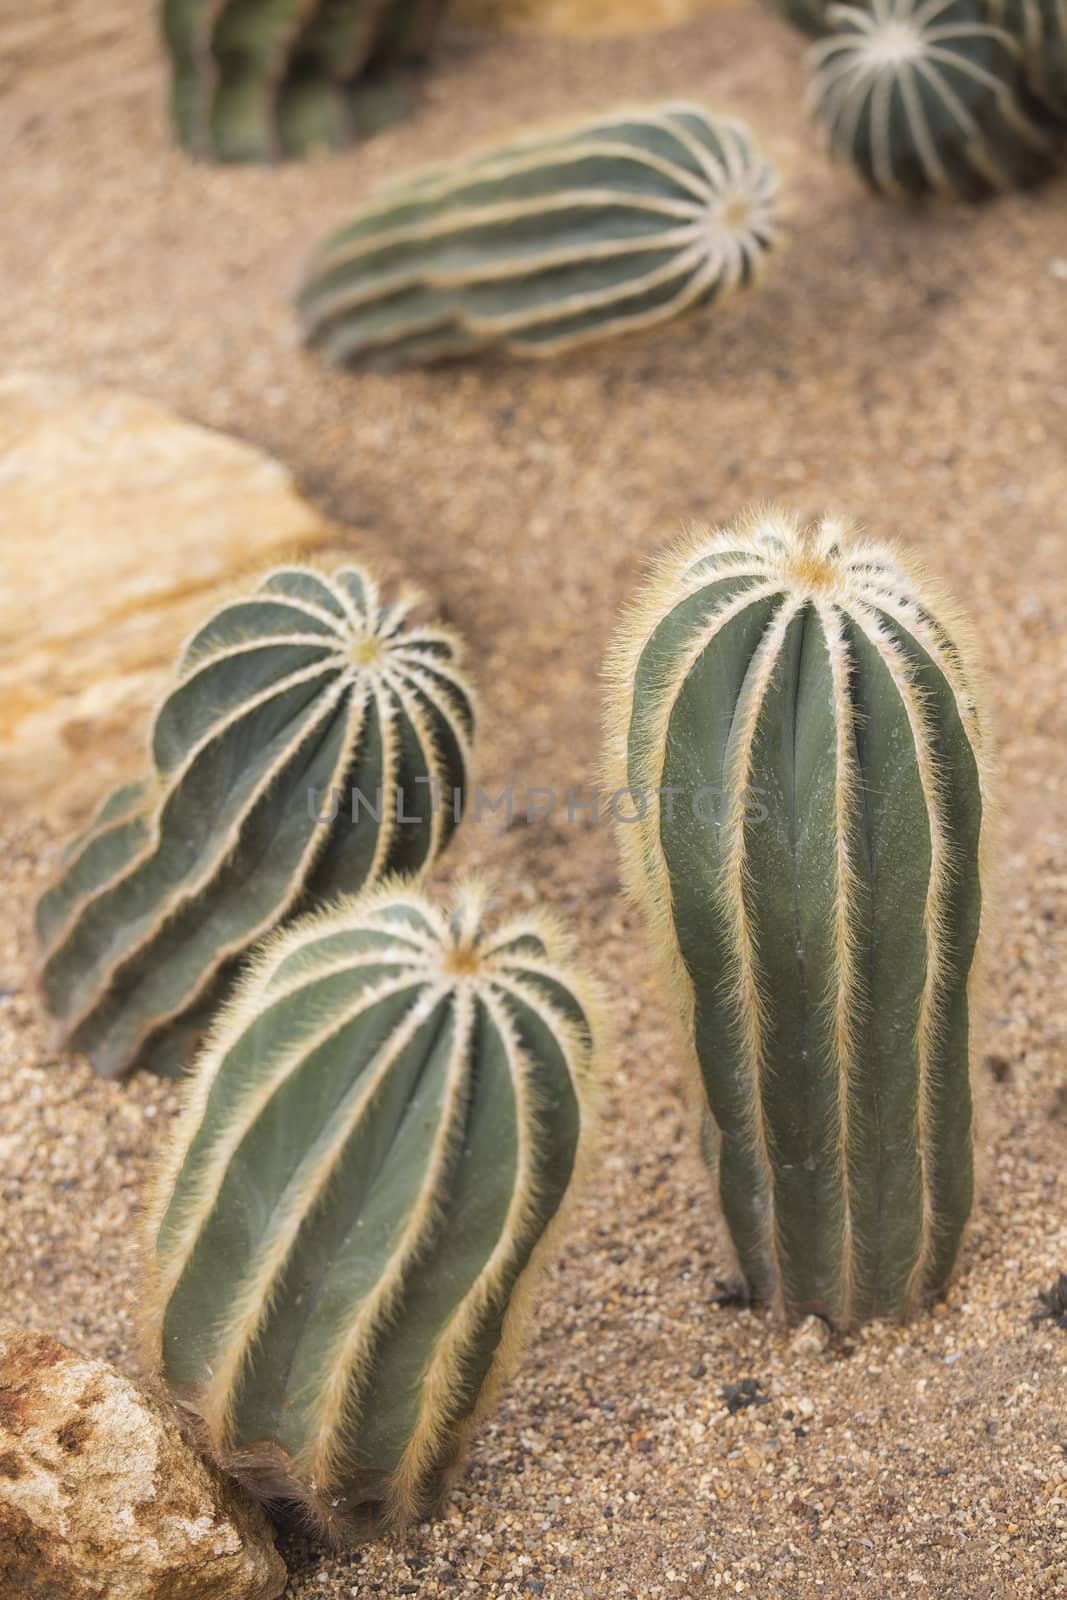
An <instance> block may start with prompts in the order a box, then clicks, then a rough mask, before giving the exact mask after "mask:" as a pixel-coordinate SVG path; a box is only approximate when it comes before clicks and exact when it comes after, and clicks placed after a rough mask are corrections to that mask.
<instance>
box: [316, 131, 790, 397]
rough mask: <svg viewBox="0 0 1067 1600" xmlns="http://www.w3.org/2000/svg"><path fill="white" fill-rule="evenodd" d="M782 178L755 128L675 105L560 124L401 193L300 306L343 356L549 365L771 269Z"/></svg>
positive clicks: (375, 202)
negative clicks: (489, 356)
mask: <svg viewBox="0 0 1067 1600" xmlns="http://www.w3.org/2000/svg"><path fill="white" fill-rule="evenodd" d="M776 233H777V181H776V179H775V176H774V173H773V171H772V169H771V168H770V167H769V166H768V164H767V162H766V161H764V160H763V158H762V157H761V156H760V155H758V154H757V152H756V150H755V148H754V146H753V144H752V141H751V139H750V137H749V135H748V133H747V132H746V130H745V129H744V128H743V127H742V126H741V124H739V123H736V122H731V121H729V120H726V119H724V118H713V117H711V116H709V115H708V113H707V112H705V111H702V110H701V109H700V108H699V107H697V106H690V105H682V104H678V105H676V104H666V105H661V106H650V107H646V108H643V109H636V110H631V111H620V112H617V113H615V114H612V115H609V116H602V117H598V118H596V119H595V120H592V121H588V120H587V121H583V122H580V123H577V124H574V125H572V126H569V127H565V128H556V129H548V130H545V131H543V132H540V133H535V134H532V135H530V136H528V137H527V138H525V139H523V140H520V141H518V142H516V143H515V144H511V145H506V146H503V147H501V148H500V149H496V150H490V151H488V152H486V153H484V154H481V155H478V156H474V157H471V158H469V159H467V160H464V161H458V162H455V163H452V164H450V165H447V166H440V167H436V168H431V169H428V170H427V171H425V172H423V173H420V174H418V175H417V176H415V177H414V178H412V179H409V180H408V181H406V182H402V183H397V184H394V185H392V186H391V187H389V188H386V189H384V190H383V191H382V192H381V193H380V194H379V195H378V196H377V197H376V198H374V199H372V200H371V201H370V202H369V203H368V204H367V205H366V206H364V207H363V209H362V210H361V211H360V212H359V213H358V214H357V215H356V217H355V218H354V219H353V221H352V222H351V223H350V224H349V225H348V226H347V227H345V228H342V229H341V230H340V232H338V233H335V234H334V235H333V236H332V237H331V238H330V239H328V240H327V242H326V244H325V245H324V246H323V247H322V248H321V249H320V250H319V251H318V253H317V254H316V256H315V257H314V258H313V260H312V262H311V266H310V270H309V273H308V277H307V280H306V282H305V285H304V288H303V290H302V291H301V294H300V297H299V304H300V309H301V312H302V315H303V318H304V323H305V328H306V332H307V336H308V338H309V340H310V341H311V342H312V343H313V344H315V345H317V346H319V347H320V348H321V349H322V350H323V351H324V353H325V354H326V356H327V357H328V358H329V359H330V360H331V361H335V362H345V361H351V362H363V363H370V364H377V365H381V366H391V365H398V364H401V363H404V362H413V361H430V360H435V359H440V358H444V357H452V356H464V355H473V354H476V353H477V352H479V351H482V350H485V349H488V348H490V347H495V348H498V349H503V350H507V351H509V352H510V353H512V354H513V355H522V356H550V355H554V354H556V353H558V352H560V351H565V350H571V349H574V348H575V347H577V346H579V345H583V344H586V343H588V342H589V341H591V340H594V339H602V338H605V337H607V336H608V335H610V334H615V333H624V332H628V331H630V330H636V329H640V328H648V327H652V326H654V325H655V324H657V323H661V322H665V321H666V320H667V319H668V318H670V317H674V316H676V315H678V314H679V313H680V312H683V311H686V310H689V309H691V308H692V307H694V306H699V305H704V304H706V303H707V302H709V301H711V300H714V299H716V298H718V297H719V296H720V295H722V294H724V293H725V292H726V291H728V290H730V289H733V288H735V287H736V286H738V285H739V284H745V283H748V282H749V281H750V280H751V279H752V278H753V276H754V275H755V273H756V271H757V269H758V268H759V266H760V264H761V262H762V260H763V258H764V256H765V255H766V253H767V251H768V250H769V249H770V247H771V245H772V244H773V242H774V239H775V236H776Z"/></svg>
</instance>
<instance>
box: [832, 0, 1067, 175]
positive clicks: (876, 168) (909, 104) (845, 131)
mask: <svg viewBox="0 0 1067 1600" xmlns="http://www.w3.org/2000/svg"><path fill="white" fill-rule="evenodd" d="M828 18H829V22H830V27H831V29H832V30H833V31H832V32H831V33H830V34H829V36H828V37H826V38H825V39H822V40H821V41H820V42H819V43H818V44H816V45H814V46H813V48H812V60H813V62H814V64H815V78H814V82H813V87H812V100H813V105H814V110H815V113H816V115H817V117H818V118H819V120H820V121H821V122H822V123H823V125H824V126H825V128H826V130H827V133H828V137H829V140H830V146H831V149H832V150H833V152H834V154H836V155H838V156H841V157H843V158H845V159H847V160H850V161H851V162H852V163H853V165H854V166H855V167H856V168H857V170H858V171H859V173H860V174H861V176H862V177H863V178H865V179H866V181H867V182H868V183H869V184H870V185H871V186H872V187H873V188H874V189H877V190H879V191H880V192H882V193H885V194H894V195H902V194H922V193H924V192H927V191H938V192H941V193H948V194H960V195H963V196H966V197H968V198H977V197H978V196H980V195H983V194H986V193H988V192H990V191H991V190H995V189H1006V188H1010V187H1013V186H1016V185H1020V184H1025V183H1029V182H1032V181H1034V180H1036V179H1037V178H1040V177H1042V176H1044V175H1045V174H1046V173H1047V172H1048V171H1049V170H1050V168H1051V167H1052V166H1053V165H1054V162H1055V159H1056V142H1055V140H1054V138H1053V137H1052V136H1051V133H1050V130H1049V122H1048V117H1047V113H1046V112H1045V111H1044V110H1043V108H1041V107H1040V106H1039V105H1038V104H1037V102H1036V101H1035V99H1034V97H1033V95H1032V93H1031V92H1030V88H1029V85H1028V82H1027V69H1026V62H1025V59H1024V53H1023V48H1022V43H1021V40H1020V39H1018V38H1017V37H1015V36H1014V35H1013V33H1012V32H1011V31H1010V30H1009V29H1007V28H1003V27H995V26H992V25H991V24H990V21H989V18H990V6H989V4H988V0H866V3H865V4H862V5H861V4H855V5H833V6H831V7H830V9H829V11H828Z"/></svg>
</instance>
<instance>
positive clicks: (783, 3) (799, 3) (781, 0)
mask: <svg viewBox="0 0 1067 1600" xmlns="http://www.w3.org/2000/svg"><path fill="white" fill-rule="evenodd" d="M763 3H764V5H765V6H766V7H767V9H768V10H769V11H774V12H776V13H777V15H778V16H780V17H782V18H783V19H784V21H786V22H791V23H792V25H793V27H794V28H799V29H800V31H801V33H808V34H811V36H812V37H813V38H818V37H819V35H820V34H824V33H826V32H827V31H828V29H829V23H828V22H827V20H826V13H827V11H828V10H829V9H830V6H831V5H832V4H833V0H763Z"/></svg>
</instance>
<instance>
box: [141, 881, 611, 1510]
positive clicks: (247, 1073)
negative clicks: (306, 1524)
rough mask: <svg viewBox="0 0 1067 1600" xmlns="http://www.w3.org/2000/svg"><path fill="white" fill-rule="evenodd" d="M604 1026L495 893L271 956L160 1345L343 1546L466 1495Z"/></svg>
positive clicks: (245, 1029) (466, 892)
mask: <svg viewBox="0 0 1067 1600" xmlns="http://www.w3.org/2000/svg"><path fill="white" fill-rule="evenodd" d="M594 1011H595V1004H594V1001H593V999H592V997H591V996H590V993H589V989H588V985H587V984H586V983H585V982H584V981H583V980H582V979H581V978H579V977H578V976H577V975H576V974H575V973H574V971H573V970H572V967H571V962H570V955H569V948H568V945H567V943H566V941H565V940H564V939H563V937H562V935H561V934H560V933H559V931H558V930H557V929H556V928H555V927H554V925H552V924H550V923H545V922H543V921H542V920H541V919H540V918H537V917H534V918H529V919H523V920H521V921H518V922H513V923H509V924H508V925H506V926H500V927H497V928H493V927H492V926H490V925H488V924H487V923H486V921H485V917H484V909H483V894H482V891H481V890H479V889H478V888H477V887H476V886H471V885H466V886H463V887H461V889H460V890H459V891H458V892H457V894H456V895H455V897H454V899H453V901H452V903H451V904H450V905H449V906H448V907H447V908H445V909H443V910H442V909H438V908H437V907H436V906H434V905H432V904H431V903H430V902H428V901H427V900H425V899H424V898H423V897H422V896H421V895H418V894H416V893H415V892H413V891H411V890H410V889H408V888H406V887H403V886H396V885H384V886H382V887H380V888H379V889H377V890H374V891H370V892H369V893H367V894H365V895H363V896H361V897H358V898H356V899H353V900H347V901H343V902H342V903H341V904H340V905H339V906H337V907H336V908H334V909H333V910H331V911H329V912H328V913H325V914H320V915H318V916H313V917H309V918H307V919H304V920H303V921H300V922H298V923H296V924H295V925H293V926H292V927H290V928H289V929H286V930H283V931H282V932H281V933H280V934H278V935H276V936H275V937H274V939H273V940H271V941H269V942H268V944H267V946H266V947H265V949H264V951H263V953H262V954H261V955H260V956H259V958H258V960H257V962H256V964H255V966H254V968H253V969H252V970H251V971H250V973H249V974H248V976H247V977H246V978H245V980H244V981H243V983H242V985H241V987H240V988H239V989H238V991H237V994H236V996H235V998H234V1001H233V1003H232V1005H231V1006H230V1007H229V1008H228V1010H227V1012H226V1013H225V1016H224V1017H223V1019H222V1021H221V1022H220V1024H219V1025H218V1027H217V1028H216V1030H215V1032H214V1035H213V1037H212V1039H211V1040H210V1042H209V1044H208V1046H207V1047H206V1049H205V1051H204V1053H203V1055H202V1057H201V1059H200V1061H199V1064H198V1067H197V1070H196V1073H195V1075H194V1076H193V1077H192V1078H191V1079H190V1083H189V1089H188V1093H187V1103H186V1106H185V1110H184V1114H183V1116H182V1117H181V1118H180V1120H179V1122H178V1125H177V1129H176V1132H175V1134H174V1137H173V1141H172V1144H171V1147H170V1149H169V1150H168V1151H167V1152H166V1154H165V1157H164V1163H163V1167H162V1169H161V1172H160V1174H159V1181H158V1184H157V1188H156V1192H155V1195H154V1198H153V1200H152V1202H151V1205H150V1208H149V1212H150V1215H149V1227H150V1232H151V1243H152V1258H153V1262H154V1265H153V1268H152V1272H153V1282H152V1285H151V1292H150V1295H149V1306H150V1310H149V1314H148V1333H149V1339H150V1343H151V1345H152V1347H153V1349H154V1352H155V1355H156V1358H157V1359H158V1362H159V1365H160V1368H161V1371H162V1374H163V1377H164V1379H165V1382H166V1384H167V1387H168V1389H169V1391H170V1394H171V1396H172V1398H173V1399H174V1400H175V1401H176V1402H177V1404H178V1405H179V1406H180V1407H181V1408H183V1409H184V1410H185V1411H186V1412H187V1413H188V1414H189V1416H190V1417H191V1418H192V1419H194V1425H195V1426H196V1427H197V1429H198V1431H199V1434H200V1437H201V1441H202V1443H203V1445H204V1446H205V1448H206V1449H208V1451H209V1452H210V1453H211V1454H212V1455H213V1457H214V1458H215V1459H216V1460H217V1461H218V1462H219V1463H220V1464H221V1465H222V1466H224V1467H225V1468H227V1469H228V1470H229V1471H231V1472H234V1473H235V1474H237V1475H238V1476H239V1477H240V1478H242V1479H243V1481H244V1482H245V1483H246V1484H248V1486H249V1487H250V1488H251V1489H252V1490H253V1491H254V1492H257V1493H259V1494H262V1495H264V1496H265V1497H267V1498H269V1499H272V1500H275V1501H279V1500H280V1501H282V1502H288V1503H290V1504H295V1505H296V1506H297V1507H299V1508H301V1509H302V1510H303V1511H304V1512H306V1513H307V1514H308V1515H309V1516H310V1517H311V1518H312V1519H313V1521H314V1523H315V1524H316V1525H317V1526H318V1527H319V1528H320V1529H321V1530H323V1531H325V1532H327V1533H329V1534H332V1535H334V1536H335V1537H337V1538H342V1539H345V1538H354V1537H359V1536H363V1535H369V1534H372V1533H377V1532H380V1531H382V1530H384V1529H388V1528H391V1527H396V1526H398V1525H401V1524H403V1523H406V1522H409V1521H411V1520H412V1519H413V1518H420V1517H422V1516H424V1515H425V1514H426V1513H427V1512H428V1511H430V1510H432V1508H433V1507H434V1505H435V1504H436V1503H437V1502H438V1500H439V1499H440V1496H441V1493H442V1490H443V1488H444V1487H445V1485H446V1483H447V1480H448V1476H449V1474H450V1473H451V1472H452V1471H453V1470H454V1468H455V1467H456V1465H457V1463H458V1461H459V1458H460V1456H461V1453H462V1450H463V1446H464V1443H465V1441H466V1438H467V1435H468V1434H469V1432H470V1428H471V1425H472V1422H473V1421H474V1419H475V1417H476V1416H477V1415H478V1414H479V1413H480V1412H481V1411H482V1410H483V1408H484V1407H485V1406H486V1404H487V1403H488V1401H489V1399H490V1398H491V1397H492V1395H493V1393H494V1392H495V1390H496V1389H497V1387H498V1385H499V1383H500V1381H501V1379H502V1377H504V1376H505V1375H506V1373H507V1371H508V1369H509V1367H510V1366H511V1364H512V1362H513V1359H514V1354H515V1347H516V1342H517V1335H518V1332H519V1328H520V1325H521V1321H522V1311H523V1305H524V1302H525V1301H526V1300H527V1299H528V1297H529V1289H530V1286H531V1283H532V1281H533V1278H534V1276H535V1267H536V1264H537V1262H538V1261H539V1260H540V1259H541V1258H542V1257H543V1254H544V1244H545V1242H546V1239H547V1232H546V1230H548V1229H549V1226H550V1224H552V1223H553V1221H554V1220H555V1219H557V1216H558V1213H559V1210H560V1206H561V1204H562V1202H563V1199H564V1196H565V1194H566V1193H567V1190H568V1187H569V1185H570V1183H571V1180H572V1178H573V1176H574V1174H575V1169H576V1166H577V1164H578V1162H579V1160H580V1158H581V1154H582V1151H583V1147H584V1145H585V1143H586V1140H587V1137H588V1122H589V1107H588V1100H589V1092H590V1085H591V1081H592V1050H593V1029H594V1026H595V1024H594Z"/></svg>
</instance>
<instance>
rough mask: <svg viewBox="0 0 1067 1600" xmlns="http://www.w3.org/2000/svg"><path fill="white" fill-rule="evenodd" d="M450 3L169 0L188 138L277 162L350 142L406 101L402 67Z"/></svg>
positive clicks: (181, 131) (207, 151) (225, 156)
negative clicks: (400, 80) (399, 82)
mask: <svg viewBox="0 0 1067 1600" xmlns="http://www.w3.org/2000/svg"><path fill="white" fill-rule="evenodd" d="M443 8H444V0H310V3H308V0H163V6H162V22H163V37H164V42H165V44H166V47H167V50H168V52H169V55H170V58H171V66H172V71H173V91H172V113H173V120H174V125H175V128H176V131H177V134H178V138H179V140H180V141H181V143H182V144H183V145H184V146H185V148H186V149H187V150H190V151H191V152H192V153H193V154H195V155H203V156H212V157H214V158H215V159H217V160H220V161H269V160H275V159H277V158H278V157H280V156H284V155H305V154H307V153H308V151H310V150H313V149H315V148H317V147H320V146H332V145H341V144H347V143H349V142H350V141H351V140H353V139H355V138H358V137H359V136H360V135H361V134H362V133H365V132H371V131H373V130H374V128H375V127H377V126H378V125H380V123H382V122H384V121H388V120H391V119H392V117H394V116H396V115H399V114H400V113H402V111H403V110H404V108H405V101H404V96H403V92H402V90H400V89H399V88H398V87H397V83H396V80H395V72H396V69H397V68H398V67H402V66H403V65H404V63H406V62H408V61H410V60H411V59H413V58H414V57H416V56H417V55H419V54H420V53H421V52H423V51H424V50H425V49H426V47H427V46H428V44H429V42H430V39H431V37H432V34H433V30H434V26H435V24H436V22H437V20H438V17H439V15H440V13H441V12H442V10H443Z"/></svg>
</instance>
